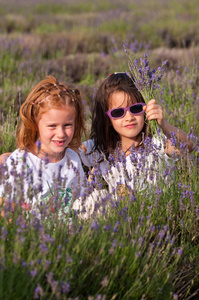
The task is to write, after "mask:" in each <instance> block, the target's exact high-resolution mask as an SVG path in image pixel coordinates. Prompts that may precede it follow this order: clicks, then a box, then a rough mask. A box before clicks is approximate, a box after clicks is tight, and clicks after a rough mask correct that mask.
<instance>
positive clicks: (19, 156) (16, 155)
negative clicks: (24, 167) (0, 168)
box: [6, 149, 25, 164]
mask: <svg viewBox="0 0 199 300" xmlns="http://www.w3.org/2000/svg"><path fill="white" fill-rule="evenodd" d="M24 155H25V151H24V150H19V149H16V150H15V151H14V152H12V154H11V155H10V156H9V157H8V159H7V161H6V163H8V164H9V163H10V162H12V161H18V162H20V161H23V157H24Z"/></svg>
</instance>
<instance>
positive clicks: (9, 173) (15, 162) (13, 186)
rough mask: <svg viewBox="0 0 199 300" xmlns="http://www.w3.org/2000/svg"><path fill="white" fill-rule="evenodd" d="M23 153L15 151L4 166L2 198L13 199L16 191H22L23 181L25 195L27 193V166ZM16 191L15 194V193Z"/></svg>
mask: <svg viewBox="0 0 199 300" xmlns="http://www.w3.org/2000/svg"><path fill="white" fill-rule="evenodd" d="M22 156H23V153H20V152H19V151H18V150H15V151H14V152H13V153H12V154H11V155H10V156H9V157H8V159H7V161H6V162H5V163H4V165H3V168H4V169H3V172H4V175H5V176H3V178H2V179H3V180H4V181H1V183H0V196H3V195H4V197H5V198H6V199H10V197H11V198H13V196H14V194H15V192H16V191H19V192H22V191H21V184H20V183H21V181H22V180H23V194H24V195H26V193H27V188H28V186H27V182H26V181H25V180H24V178H25V175H24V174H25V173H26V171H25V166H24V165H23V161H22V159H21V157H22ZM14 191H15V192H14Z"/></svg>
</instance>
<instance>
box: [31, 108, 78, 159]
mask: <svg viewBox="0 0 199 300" xmlns="http://www.w3.org/2000/svg"><path fill="white" fill-rule="evenodd" d="M37 126H38V131H39V139H40V142H41V153H40V154H39V155H38V156H39V157H40V156H44V155H43V154H42V152H44V153H47V154H48V156H49V159H50V162H57V161H59V160H61V159H62V158H63V157H64V154H65V149H66V147H67V146H68V144H69V143H70V142H71V140H72V138H73V135H74V130H75V109H74V107H71V106H67V107H65V108H60V109H55V108H52V109H50V110H48V111H46V112H44V113H42V114H41V116H40V119H39V121H38V124H37Z"/></svg>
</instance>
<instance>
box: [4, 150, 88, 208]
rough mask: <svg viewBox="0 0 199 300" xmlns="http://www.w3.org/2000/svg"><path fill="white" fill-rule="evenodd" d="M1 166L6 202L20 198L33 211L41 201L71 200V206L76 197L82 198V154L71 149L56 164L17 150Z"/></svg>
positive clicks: (83, 176) (68, 201) (83, 177)
mask: <svg viewBox="0 0 199 300" xmlns="http://www.w3.org/2000/svg"><path fill="white" fill-rule="evenodd" d="M1 167H2V168H4V176H3V178H2V179H3V181H2V179H1V181H0V197H2V196H3V197H4V198H5V199H6V200H10V201H15V199H18V201H21V203H26V204H30V206H31V207H32V208H33V207H34V206H35V204H38V202H39V201H41V200H42V202H43V201H44V202H46V201H48V200H50V198H52V197H53V196H55V197H56V198H57V199H58V200H61V199H63V198H64V199H66V198H67V199H68V200H67V203H68V204H69V206H70V202H71V198H72V196H74V197H75V198H78V197H79V196H81V195H82V193H83V181H84V179H85V174H84V171H83V168H82V164H81V161H80V158H79V156H78V154H77V153H76V152H74V151H73V150H71V149H69V148H67V149H66V152H65V156H64V157H63V159H62V160H60V161H59V162H56V163H48V162H47V161H45V159H44V160H43V159H40V158H38V157H37V156H35V155H34V154H32V153H30V152H25V151H19V150H18V149H17V150H15V151H14V152H13V153H12V154H11V155H10V157H9V158H8V159H7V161H6V163H5V164H4V165H3V166H1ZM16 196H17V198H16ZM19 198H20V199H19Z"/></svg>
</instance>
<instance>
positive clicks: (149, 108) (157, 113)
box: [143, 99, 164, 127]
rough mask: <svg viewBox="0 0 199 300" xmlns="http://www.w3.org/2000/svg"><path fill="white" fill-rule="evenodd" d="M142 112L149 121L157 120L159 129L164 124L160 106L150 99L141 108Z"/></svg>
mask: <svg viewBox="0 0 199 300" xmlns="http://www.w3.org/2000/svg"><path fill="white" fill-rule="evenodd" d="M143 110H144V111H145V113H146V117H147V119H148V120H149V121H150V120H157V122H158V124H159V126H160V127H162V125H163V122H164V115H163V110H162V106H161V105H159V104H158V103H157V102H156V100H155V99H152V100H150V101H149V102H148V104H147V105H146V106H144V107H143Z"/></svg>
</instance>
